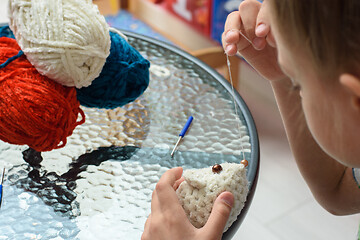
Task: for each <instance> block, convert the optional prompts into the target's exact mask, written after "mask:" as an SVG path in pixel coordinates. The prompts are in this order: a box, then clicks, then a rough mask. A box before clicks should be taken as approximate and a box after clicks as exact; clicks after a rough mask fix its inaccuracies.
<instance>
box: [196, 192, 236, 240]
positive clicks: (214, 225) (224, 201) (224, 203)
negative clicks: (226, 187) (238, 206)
mask: <svg viewBox="0 0 360 240" xmlns="http://www.w3.org/2000/svg"><path fill="white" fill-rule="evenodd" d="M233 204H234V196H233V194H232V193H231V192H223V193H221V194H220V195H219V196H218V197H217V198H216V200H215V203H214V206H213V209H212V211H211V214H210V217H209V219H208V221H207V223H206V224H205V226H204V227H203V230H204V231H205V232H206V233H207V234H208V235H209V236H212V238H214V237H216V238H214V239H220V238H221V236H222V234H223V231H224V228H225V225H226V222H227V220H228V218H229V215H230V212H231V209H232V206H233Z"/></svg>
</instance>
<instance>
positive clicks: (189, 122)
mask: <svg viewBox="0 0 360 240" xmlns="http://www.w3.org/2000/svg"><path fill="white" fill-rule="evenodd" d="M192 120H193V117H192V116H190V117H189V118H188V120H187V122H186V123H185V126H184V127H183V129H182V130H181V132H180V134H179V139H178V140H177V142H176V144H175V147H174V149H173V150H172V152H171V157H172V156H173V155H174V152H175V149H176V147H177V146H178V145H179V143H180V141H181V139H182V138H183V137H184V136H185V133H186V131H187V130H188V128H189V127H190V124H191V122H192Z"/></svg>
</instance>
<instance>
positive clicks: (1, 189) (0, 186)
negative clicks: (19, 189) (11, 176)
mask: <svg viewBox="0 0 360 240" xmlns="http://www.w3.org/2000/svg"><path fill="white" fill-rule="evenodd" d="M4 176H5V168H4V170H3V173H2V178H1V184H0V208H1V203H2V196H3V183H4Z"/></svg>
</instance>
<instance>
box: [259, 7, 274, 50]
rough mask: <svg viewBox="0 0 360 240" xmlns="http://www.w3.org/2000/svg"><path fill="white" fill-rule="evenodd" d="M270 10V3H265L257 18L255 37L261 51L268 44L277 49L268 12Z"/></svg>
mask: <svg viewBox="0 0 360 240" xmlns="http://www.w3.org/2000/svg"><path fill="white" fill-rule="evenodd" d="M269 8H270V6H268V2H267V1H265V2H263V3H262V5H261V8H260V10H259V13H258V16H257V18H256V28H255V35H256V37H257V38H258V41H257V45H258V46H257V48H258V49H259V50H260V49H263V48H264V47H265V45H266V42H267V43H268V44H269V45H270V46H272V47H275V45H276V44H275V40H274V37H273V35H272V33H271V28H270V25H269V23H270V16H269V10H268V9H269ZM265 39H266V40H265Z"/></svg>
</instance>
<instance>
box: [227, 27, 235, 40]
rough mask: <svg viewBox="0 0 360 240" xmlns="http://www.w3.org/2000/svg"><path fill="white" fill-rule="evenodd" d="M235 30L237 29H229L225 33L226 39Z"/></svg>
mask: <svg viewBox="0 0 360 240" xmlns="http://www.w3.org/2000/svg"><path fill="white" fill-rule="evenodd" d="M234 32H236V30H235V29H230V30H229V31H227V32H226V33H225V40H226V39H227V38H228V37H229V36H230V35H231V34H234Z"/></svg>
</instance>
